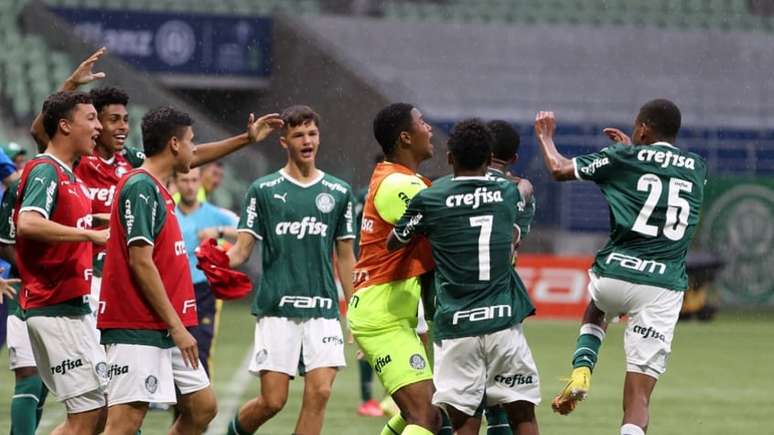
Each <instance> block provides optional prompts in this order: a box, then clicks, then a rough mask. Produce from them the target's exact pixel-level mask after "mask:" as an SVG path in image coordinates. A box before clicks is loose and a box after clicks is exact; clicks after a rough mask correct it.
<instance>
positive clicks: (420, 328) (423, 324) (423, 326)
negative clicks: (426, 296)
mask: <svg viewBox="0 0 774 435" xmlns="http://www.w3.org/2000/svg"><path fill="white" fill-rule="evenodd" d="M429 330H430V328H429V327H428V326H427V319H425V306H424V305H422V299H420V300H419V304H417V334H419V335H422V334H427V332H428V331H429Z"/></svg>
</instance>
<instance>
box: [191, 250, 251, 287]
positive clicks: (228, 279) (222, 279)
mask: <svg viewBox="0 0 774 435" xmlns="http://www.w3.org/2000/svg"><path fill="white" fill-rule="evenodd" d="M196 259H197V260H198V264H197V265H196V267H197V268H199V269H200V270H201V271H202V272H204V275H205V276H206V277H207V281H208V282H209V283H210V289H212V294H214V295H215V297H216V298H218V299H241V298H243V297H245V296H247V295H248V294H249V293H250V291H252V289H253V283H252V282H251V281H250V278H249V277H248V276H247V275H246V274H244V273H242V272H239V271H236V270H233V269H231V268H230V267H228V263H229V260H228V255H226V252H225V251H223V250H222V249H220V248H219V247H218V242H217V241H216V240H215V239H207V240H204V241H202V243H201V244H200V245H199V247H197V248H196Z"/></svg>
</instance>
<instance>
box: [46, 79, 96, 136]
mask: <svg viewBox="0 0 774 435" xmlns="http://www.w3.org/2000/svg"><path fill="white" fill-rule="evenodd" d="M79 104H91V97H89V95H88V94H86V93H84V92H67V91H61V92H55V93H53V94H51V95H49V96H48V98H46V101H44V102H43V109H42V110H41V115H42V117H43V129H45V130H46V134H47V135H48V137H49V138H52V139H53V138H54V135H55V134H56V132H57V131H58V130H59V120H60V119H70V117H71V116H72V114H73V110H74V109H75V106H77V105H79Z"/></svg>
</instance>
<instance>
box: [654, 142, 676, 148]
mask: <svg viewBox="0 0 774 435" xmlns="http://www.w3.org/2000/svg"><path fill="white" fill-rule="evenodd" d="M651 145H658V146H663V147H669V148H677V147H676V146H674V145H672V144H671V143H669V142H663V141H661V142H654V143H652V144H651Z"/></svg>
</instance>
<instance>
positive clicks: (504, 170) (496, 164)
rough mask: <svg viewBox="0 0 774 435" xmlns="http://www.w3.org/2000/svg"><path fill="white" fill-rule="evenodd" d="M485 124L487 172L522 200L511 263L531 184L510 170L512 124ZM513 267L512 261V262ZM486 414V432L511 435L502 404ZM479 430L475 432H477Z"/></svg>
mask: <svg viewBox="0 0 774 435" xmlns="http://www.w3.org/2000/svg"><path fill="white" fill-rule="evenodd" d="M487 127H489V130H490V131H491V132H492V135H493V136H494V146H493V147H492V162H491V163H490V164H489V169H488V170H487V174H489V175H491V176H492V177H504V178H506V179H508V180H510V181H511V182H513V183H515V184H516V186H517V188H518V189H519V193H520V194H521V197H522V200H521V201H519V202H518V203H517V204H516V206H517V208H518V212H517V214H516V226H515V227H514V228H515V230H516V233H515V234H514V237H513V242H514V262H515V260H516V255H517V253H518V251H517V249H518V247H519V246H520V244H521V242H522V241H523V240H524V238H525V237H527V234H529V231H530V229H531V226H532V219H533V218H534V217H535V197H534V194H533V190H534V189H533V187H532V184H531V183H530V182H529V180H527V179H526V178H521V177H517V176H515V175H513V174H511V173H510V171H509V169H508V167H509V166H511V165H513V164H514V163H516V161H518V159H519V145H520V144H521V138H520V137H519V132H518V131H516V129H515V128H513V126H512V125H511V124H510V123H508V122H506V121H503V120H494V121H490V122H488V123H487ZM514 266H515V264H514ZM484 413H485V415H486V422H487V425H486V431H487V435H511V434H512V433H513V432H512V431H511V426H510V423H509V422H508V414H507V413H506V412H505V409H504V408H503V407H502V406H492V407H488V408H486V409H485V410H484ZM470 422H471V424H472V425H473V426H472V427H471V429H472V430H474V431H477V430H478V428H479V426H480V420H478V421H476V419H470ZM476 433H478V432H476Z"/></svg>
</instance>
